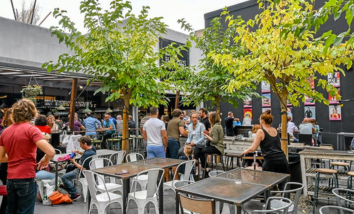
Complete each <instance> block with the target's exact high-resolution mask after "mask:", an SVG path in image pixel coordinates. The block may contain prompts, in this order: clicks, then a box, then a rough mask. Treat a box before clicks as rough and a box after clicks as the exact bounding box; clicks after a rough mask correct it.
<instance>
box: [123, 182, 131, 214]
mask: <svg viewBox="0 0 354 214" xmlns="http://www.w3.org/2000/svg"><path fill="white" fill-rule="evenodd" d="M129 191H130V179H129V178H127V179H123V207H122V213H123V214H126V213H127V206H129V204H127V200H128V194H129Z"/></svg>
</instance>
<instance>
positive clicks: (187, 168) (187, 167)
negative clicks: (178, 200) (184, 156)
mask: <svg viewBox="0 0 354 214" xmlns="http://www.w3.org/2000/svg"><path fill="white" fill-rule="evenodd" d="M193 164H194V160H189V161H185V162H183V163H180V164H178V166H177V168H176V172H175V174H174V176H173V180H172V181H168V182H165V183H163V190H164V191H165V190H167V189H172V190H173V191H175V188H174V183H175V182H177V181H182V180H189V179H190V177H191V171H192V168H193ZM183 167H184V173H183V174H184V176H183V178H181V180H176V175H177V173H178V172H179V171H180V170H179V169H180V168H183Z"/></svg>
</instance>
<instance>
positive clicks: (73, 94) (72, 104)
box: [69, 78, 77, 131]
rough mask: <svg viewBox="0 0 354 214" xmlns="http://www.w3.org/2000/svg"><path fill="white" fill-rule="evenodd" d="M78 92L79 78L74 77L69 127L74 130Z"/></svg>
mask: <svg viewBox="0 0 354 214" xmlns="http://www.w3.org/2000/svg"><path fill="white" fill-rule="evenodd" d="M76 94H77V79H76V78H73V81H72V84H71V97H70V118H69V127H70V130H71V131H74V121H75V99H76Z"/></svg>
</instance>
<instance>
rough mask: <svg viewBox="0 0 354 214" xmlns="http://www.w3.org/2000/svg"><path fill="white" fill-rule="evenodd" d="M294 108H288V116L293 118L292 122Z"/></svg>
mask: <svg viewBox="0 0 354 214" xmlns="http://www.w3.org/2000/svg"><path fill="white" fill-rule="evenodd" d="M292 109H293V108H292V107H287V108H286V116H290V117H291V121H292V120H293V113H292V112H291V111H292Z"/></svg>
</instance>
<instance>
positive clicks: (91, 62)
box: [43, 0, 179, 151]
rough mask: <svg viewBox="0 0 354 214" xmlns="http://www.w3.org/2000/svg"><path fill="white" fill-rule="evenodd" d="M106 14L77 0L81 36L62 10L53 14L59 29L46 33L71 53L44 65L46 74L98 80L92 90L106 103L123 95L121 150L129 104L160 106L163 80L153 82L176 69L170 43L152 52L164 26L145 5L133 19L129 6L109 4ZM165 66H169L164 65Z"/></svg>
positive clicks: (125, 142)
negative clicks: (104, 96)
mask: <svg viewBox="0 0 354 214" xmlns="http://www.w3.org/2000/svg"><path fill="white" fill-rule="evenodd" d="M110 6H111V7H110V9H109V10H103V9H102V8H101V6H100V5H99V3H98V1H96V0H85V1H81V5H80V11H81V13H82V14H84V15H85V18H84V26H85V28H86V29H87V30H88V32H87V34H82V33H81V32H79V31H78V30H77V29H76V28H75V23H74V22H73V21H71V20H70V18H69V17H68V16H67V15H65V14H66V11H63V10H59V9H58V8H57V9H55V10H54V13H53V15H54V17H55V18H59V19H60V21H59V24H60V27H51V28H50V29H51V31H52V34H54V35H55V36H57V37H58V39H59V41H60V42H65V44H66V46H67V47H68V48H70V50H71V51H73V53H72V54H69V53H64V54H62V55H60V56H59V58H58V61H57V62H54V63H53V62H47V63H45V64H44V65H43V67H45V68H47V70H48V71H52V70H58V71H59V72H68V71H71V72H83V73H85V74H89V75H90V76H91V77H92V80H95V81H100V82H101V83H102V85H101V87H100V88H99V89H98V90H97V91H96V93H98V92H102V93H106V92H109V94H110V95H109V96H108V98H107V99H106V101H108V100H110V101H113V100H117V99H119V98H120V97H121V94H122V95H123V99H124V111H123V145H122V147H123V149H124V150H126V151H128V150H129V146H128V138H129V135H128V114H129V106H130V105H135V106H138V107H148V106H158V105H159V104H166V102H167V99H166V98H165V96H164V94H165V90H168V89H171V86H170V85H169V84H168V83H166V82H163V81H162V82H161V81H157V80H158V79H161V78H164V77H165V76H166V75H168V73H169V71H168V69H167V68H169V67H171V66H173V65H174V66H176V63H177V62H178V59H176V60H174V59H173V57H174V56H176V55H178V52H179V49H178V48H174V47H173V46H172V45H171V46H169V47H167V48H165V49H162V50H159V51H157V52H156V50H155V48H156V45H157V44H158V41H159V38H160V37H161V36H162V35H163V34H165V33H166V27H167V25H166V24H165V23H163V21H162V18H161V17H156V18H148V9H149V7H143V8H142V10H141V12H140V14H139V15H137V16H136V15H134V14H132V13H131V12H132V6H131V4H130V2H128V1H127V2H123V1H121V0H113V1H111V3H110ZM163 55H170V56H171V60H170V61H169V62H168V63H167V64H163V66H159V65H158V61H159V60H160V58H161V57H162V56H163ZM169 65H171V66H169Z"/></svg>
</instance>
